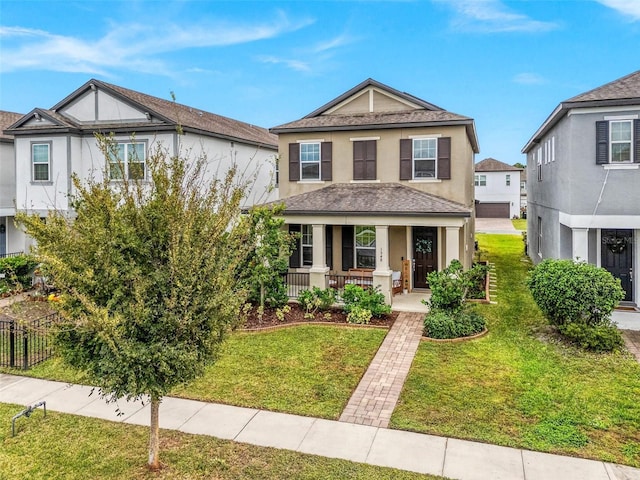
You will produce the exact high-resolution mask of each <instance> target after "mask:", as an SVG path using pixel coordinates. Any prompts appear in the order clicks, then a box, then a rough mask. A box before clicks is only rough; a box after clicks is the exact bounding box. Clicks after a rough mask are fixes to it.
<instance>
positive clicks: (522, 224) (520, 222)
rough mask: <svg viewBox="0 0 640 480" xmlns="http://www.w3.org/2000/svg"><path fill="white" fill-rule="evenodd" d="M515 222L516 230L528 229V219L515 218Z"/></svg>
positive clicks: (513, 221)
mask: <svg viewBox="0 0 640 480" xmlns="http://www.w3.org/2000/svg"><path fill="white" fill-rule="evenodd" d="M511 223H513V228H515V229H516V230H526V229H527V219H526V218H515V219H513V220H511Z"/></svg>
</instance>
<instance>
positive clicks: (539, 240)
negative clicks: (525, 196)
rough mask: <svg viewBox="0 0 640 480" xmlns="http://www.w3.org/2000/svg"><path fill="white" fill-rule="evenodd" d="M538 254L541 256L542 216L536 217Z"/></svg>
mask: <svg viewBox="0 0 640 480" xmlns="http://www.w3.org/2000/svg"><path fill="white" fill-rule="evenodd" d="M537 250H538V255H540V256H542V218H541V217H538V245H537Z"/></svg>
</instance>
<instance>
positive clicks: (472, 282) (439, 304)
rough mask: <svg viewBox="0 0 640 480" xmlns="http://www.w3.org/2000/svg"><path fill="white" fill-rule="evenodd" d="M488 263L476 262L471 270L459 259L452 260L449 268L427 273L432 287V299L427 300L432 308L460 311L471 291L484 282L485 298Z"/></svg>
mask: <svg viewBox="0 0 640 480" xmlns="http://www.w3.org/2000/svg"><path fill="white" fill-rule="evenodd" d="M488 270H489V269H488V267H487V266H486V265H481V264H474V266H473V267H472V268H470V269H469V270H466V271H465V270H464V268H463V267H462V264H461V263H460V262H459V261H458V260H452V261H451V263H450V264H449V266H448V267H447V268H445V269H444V270H441V271H439V272H431V273H429V274H428V275H427V282H428V283H429V288H430V289H431V299H430V300H429V301H428V302H426V303H427V305H428V306H429V308H430V309H431V310H444V311H446V312H460V311H461V310H462V309H463V306H464V302H465V301H466V299H467V296H468V294H469V292H470V291H472V290H473V289H474V288H475V287H477V286H478V283H481V284H482V288H481V289H482V298H484V278H485V276H486V275H487V272H488Z"/></svg>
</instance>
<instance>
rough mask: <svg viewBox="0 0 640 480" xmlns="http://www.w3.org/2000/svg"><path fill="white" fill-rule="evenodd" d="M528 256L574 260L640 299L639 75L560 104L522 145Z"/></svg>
mask: <svg viewBox="0 0 640 480" xmlns="http://www.w3.org/2000/svg"><path fill="white" fill-rule="evenodd" d="M522 151H523V153H525V154H526V155H527V176H528V179H529V181H528V192H527V205H528V215H527V220H528V222H527V230H528V242H529V255H530V256H531V258H532V259H533V261H534V262H535V263H537V262H539V261H540V260H542V259H544V258H572V259H580V260H584V261H588V262H589V263H592V264H595V265H598V266H602V267H604V268H606V269H607V270H609V271H610V272H611V273H612V274H613V275H614V276H616V277H618V278H619V279H620V281H621V283H622V287H623V288H624V290H625V299H624V300H625V301H627V302H633V303H635V304H637V303H638V301H639V299H640V71H637V72H634V73H632V74H630V75H627V76H625V77H623V78H620V79H618V80H615V81H613V82H611V83H608V84H606V85H603V86H601V87H598V88H596V89H594V90H590V91H588V92H586V93H583V94H581V95H577V96H575V97H573V98H570V99H568V100H566V101H564V102H562V103H560V105H558V106H557V107H556V109H555V110H554V111H553V112H552V113H551V115H550V116H549V117H548V118H547V120H546V121H545V122H544V123H543V124H542V125H541V126H540V128H538V130H537V131H536V132H535V134H534V135H533V136H532V137H531V139H530V140H529V141H528V142H527V144H526V145H525V146H524V148H523V150H522Z"/></svg>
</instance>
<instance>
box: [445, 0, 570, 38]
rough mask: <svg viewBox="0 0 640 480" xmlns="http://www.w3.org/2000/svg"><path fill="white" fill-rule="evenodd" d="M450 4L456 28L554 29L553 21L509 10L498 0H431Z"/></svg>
mask: <svg viewBox="0 0 640 480" xmlns="http://www.w3.org/2000/svg"><path fill="white" fill-rule="evenodd" d="M433 1H435V2H437V3H444V4H447V5H450V6H451V7H452V8H453V9H454V10H455V11H456V13H457V16H456V18H455V19H454V20H453V22H452V26H453V27H454V28H455V29H458V30H464V31H473V32H481V33H493V32H546V31H549V30H555V29H556V28H558V27H559V25H558V24H557V23H555V22H543V21H539V20H534V19H532V18H529V17H528V16H526V15H523V14H521V13H517V12H514V11H512V10H510V9H509V8H508V7H507V6H506V5H504V4H503V3H502V2H501V1H500V0H433Z"/></svg>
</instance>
